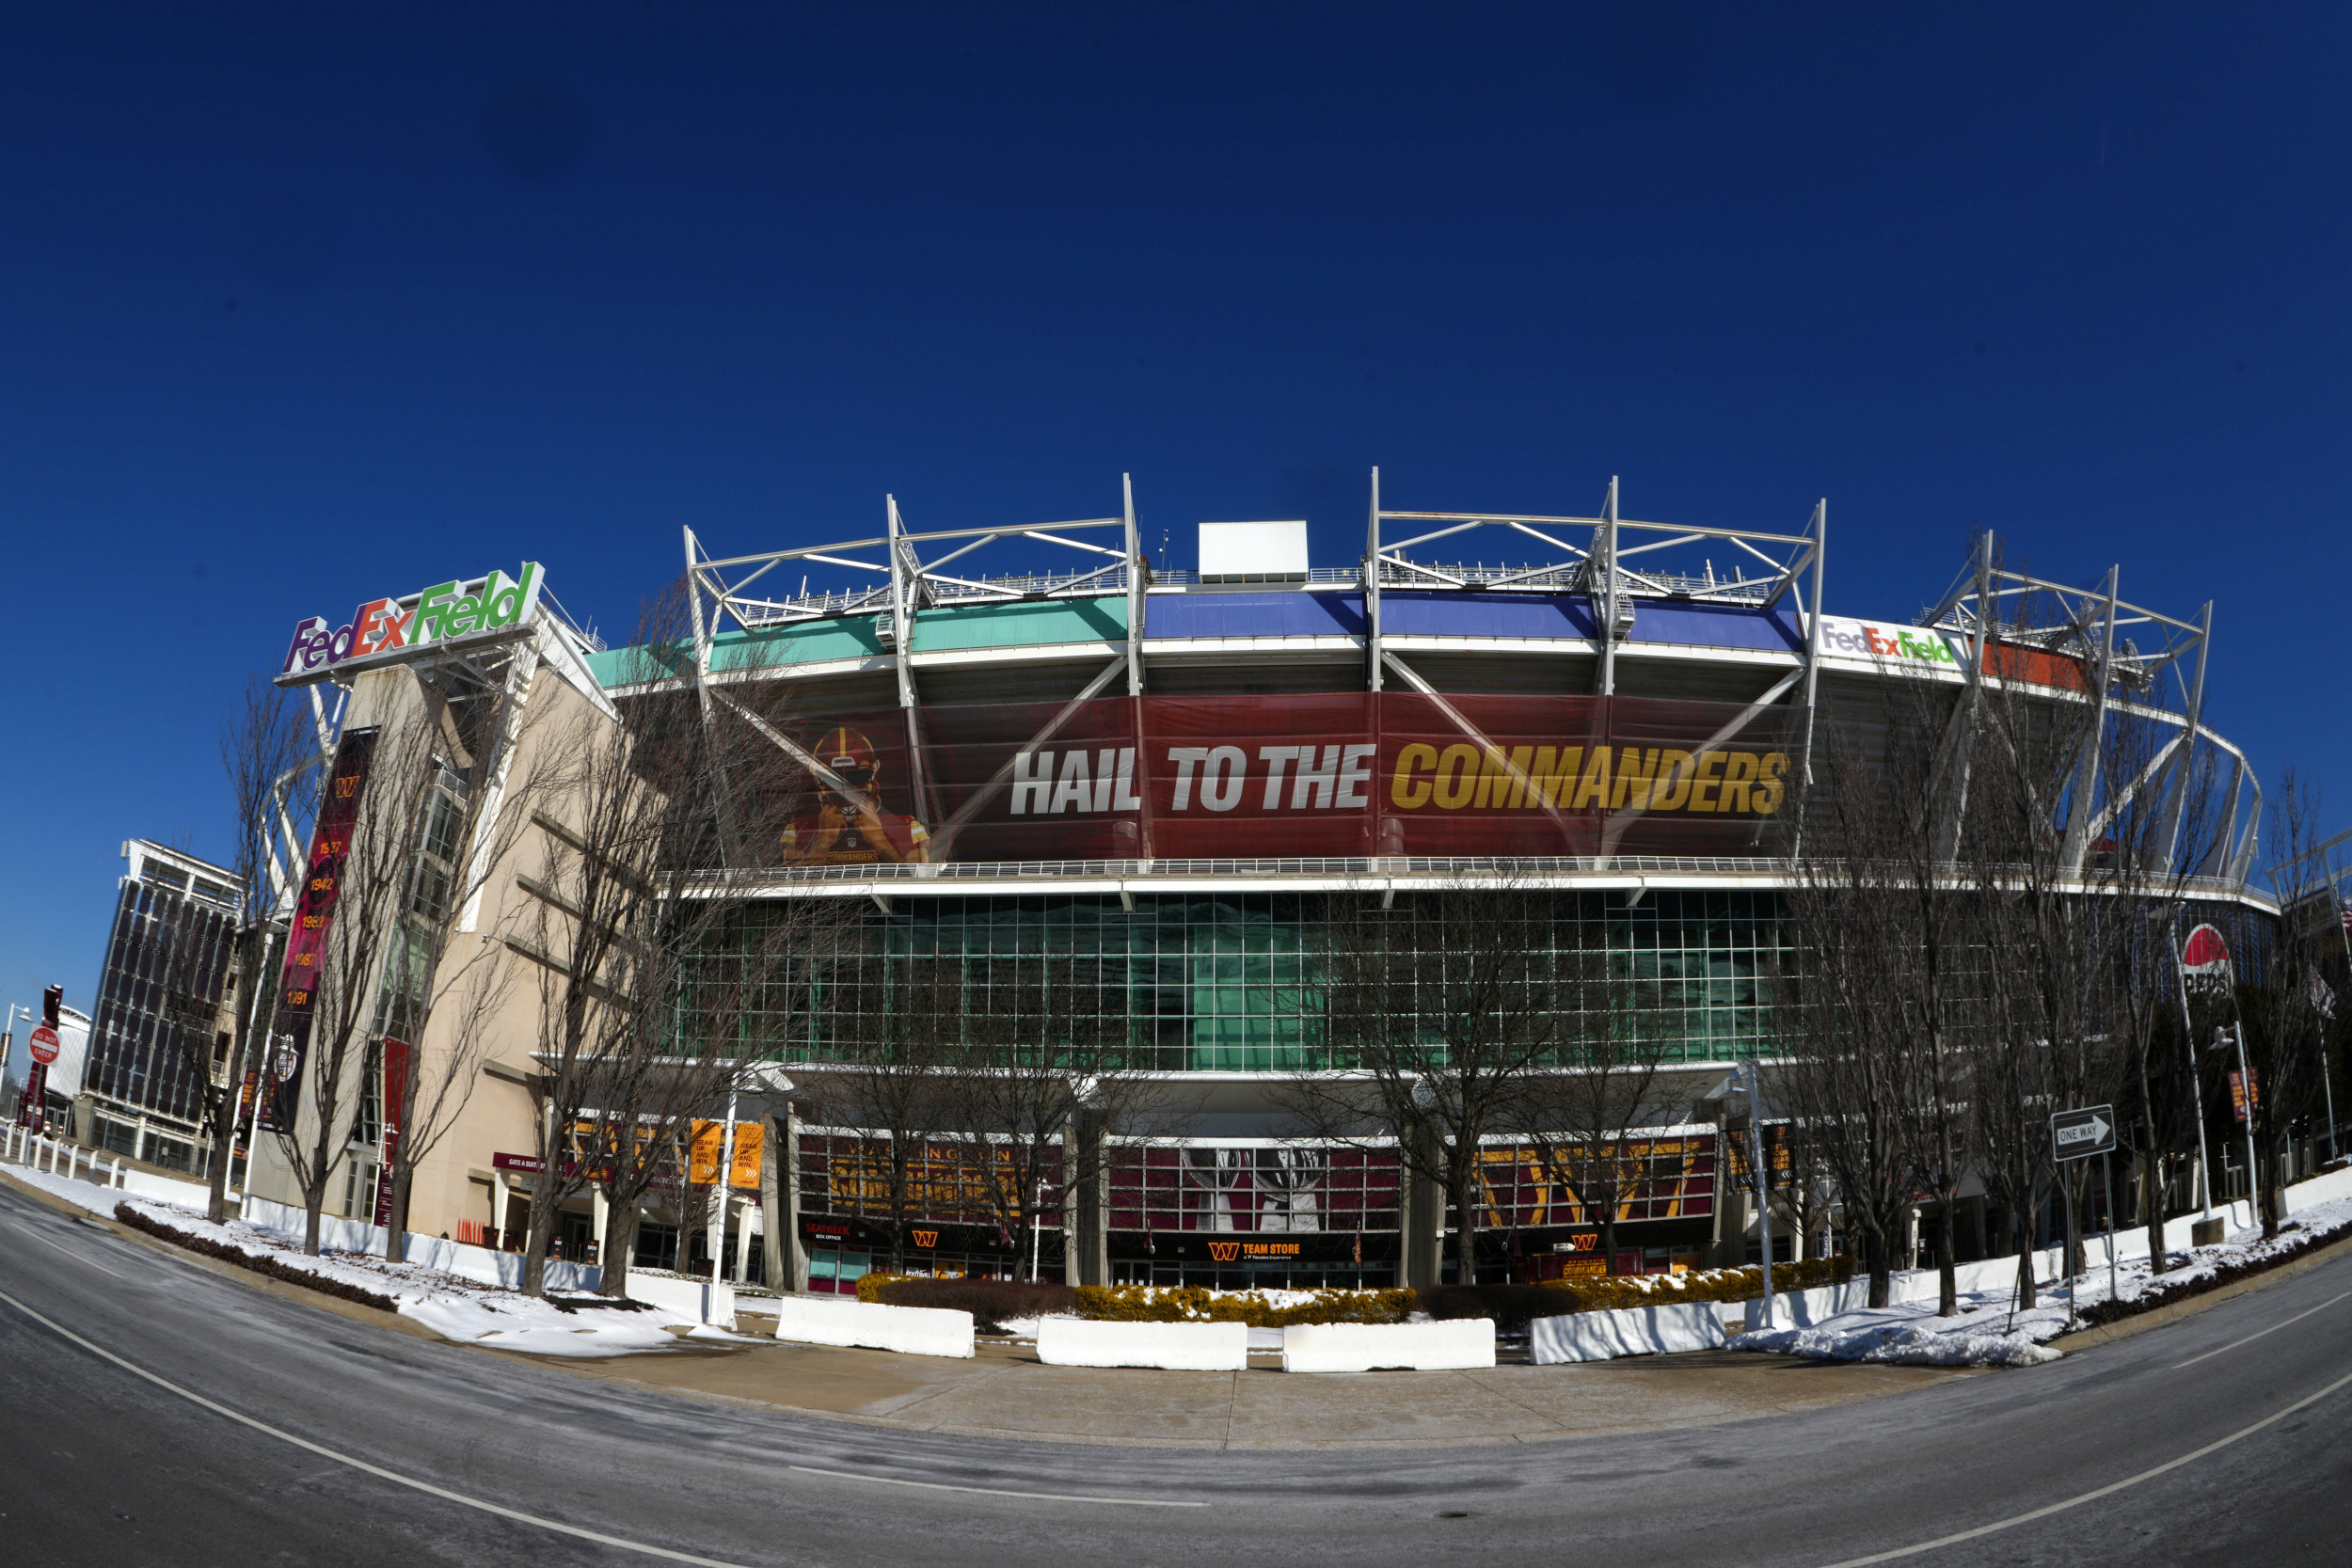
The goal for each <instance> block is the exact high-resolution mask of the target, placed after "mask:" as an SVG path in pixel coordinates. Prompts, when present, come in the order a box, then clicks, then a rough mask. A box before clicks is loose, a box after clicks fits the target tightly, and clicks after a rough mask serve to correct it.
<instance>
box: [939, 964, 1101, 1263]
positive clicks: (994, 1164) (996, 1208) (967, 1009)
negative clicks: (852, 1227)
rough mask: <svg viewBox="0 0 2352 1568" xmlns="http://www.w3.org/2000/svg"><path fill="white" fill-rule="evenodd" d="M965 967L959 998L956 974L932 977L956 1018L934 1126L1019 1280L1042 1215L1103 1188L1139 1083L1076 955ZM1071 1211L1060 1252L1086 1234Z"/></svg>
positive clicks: (1086, 1225) (944, 1006)
mask: <svg viewBox="0 0 2352 1568" xmlns="http://www.w3.org/2000/svg"><path fill="white" fill-rule="evenodd" d="M948 961H950V960H946V959H943V960H941V962H942V967H943V969H944V968H945V966H946V963H947V962H948ZM971 962H972V964H973V971H972V972H971V973H969V974H965V975H963V976H962V990H961V994H960V995H959V996H955V997H953V998H952V999H951V998H950V997H949V996H948V995H947V994H946V991H945V989H944V988H946V987H947V986H949V985H952V984H954V977H952V976H950V975H948V974H942V975H941V976H940V978H939V979H938V981H936V982H934V984H937V985H939V986H940V987H942V988H943V990H941V991H940V992H937V993H935V994H938V995H939V997H940V1001H939V1006H940V1014H941V1016H942V1017H943V1018H945V1019H948V1020H950V1021H951V1022H948V1023H947V1026H946V1028H945V1029H943V1030H942V1031H941V1032H942V1034H943V1035H944V1036H946V1037H949V1038H951V1039H952V1040H953V1044H952V1045H950V1046H949V1047H948V1049H947V1050H946V1052H945V1053H944V1062H943V1066H942V1069H940V1072H939V1089H940V1100H939V1102H938V1103H939V1113H940V1121H941V1129H940V1131H941V1134H942V1141H943V1142H944V1143H945V1144H946V1147H947V1148H951V1149H952V1150H954V1151H955V1154H956V1155H957V1158H958V1167H959V1168H958V1170H957V1173H956V1180H955V1183H954V1185H955V1187H956V1189H957V1191H958V1192H959V1194H961V1195H963V1196H965V1197H966V1198H968V1199H969V1200H970V1201H971V1202H972V1204H973V1207H974V1208H975V1209H977V1211H978V1212H977V1214H976V1215H975V1217H976V1218H979V1219H982V1220H984V1221H987V1222H991V1223H993V1224H994V1225H995V1226H996V1227H997V1229H998V1230H999V1232H1000V1233H1002V1234H1003V1235H1005V1236H1006V1237H1008V1238H1009V1241H1010V1243H1011V1245H1012V1249H1013V1272H1014V1273H1015V1274H1016V1275H1019V1274H1022V1273H1025V1272H1027V1271H1028V1270H1030V1269H1032V1268H1033V1267H1034V1266H1035V1265H1036V1263H1037V1261H1038V1259H1037V1252H1036V1248H1037V1243H1038V1230H1039V1223H1038V1222H1039V1221H1040V1220H1041V1216H1042V1215H1043V1214H1044V1213H1047V1212H1052V1208H1053V1206H1054V1205H1055V1204H1059V1205H1060V1206H1062V1207H1064V1208H1065V1209H1067V1208H1071V1207H1072V1204H1071V1201H1070V1200H1071V1199H1072V1198H1073V1197H1075V1196H1078V1195H1084V1194H1090V1193H1093V1192H1096V1191H1097V1190H1098V1189H1099V1183H1100V1182H1101V1181H1102V1180H1103V1179H1104V1174H1105V1173H1104V1170H1103V1168H1102V1158H1103V1146H1104V1140H1105V1139H1106V1138H1107V1137H1109V1136H1110V1135H1111V1134H1112V1133H1114V1132H1118V1131H1120V1130H1122V1129H1123V1128H1124V1127H1125V1126H1126V1125H1128V1124H1129V1123H1130V1122H1132V1121H1133V1120H1134V1118H1135V1117H1136V1116H1137V1115H1138V1114H1139V1112H1140V1110H1141V1108H1142V1105H1143V1101H1144V1098H1145V1096H1144V1080H1143V1078H1142V1077H1141V1075H1140V1074H1139V1073H1138V1072H1137V1071H1136V1069H1135V1051H1134V1047H1133V1045H1132V1043H1131V1041H1130V1040H1129V1039H1128V1037H1126V1036H1125V1035H1124V1034H1123V1033H1122V1032H1119V1029H1118V1026H1115V1025H1114V1026H1112V1027H1111V1028H1108V1029H1106V1028H1105V1026H1104V1023H1103V1022H1102V1021H1103V1019H1104V1017H1105V1016H1106V1015H1105V1014H1104V1011H1103V1009H1102V1007H1101V1006H1100V1005H1099V999H1097V998H1096V997H1094V996H1093V994H1092V990H1091V988H1090V987H1089V986H1088V985H1087V984H1086V983H1085V982H1084V980H1083V979H1082V977H1081V975H1080V974H1079V973H1078V971H1079V967H1080V966H1079V963H1078V961H1077V960H1074V959H1073V958H1070V957H1068V956H1066V955H1046V954H1027V955H1018V956H1008V957H992V958H979V959H975V960H971ZM1109 1016H1114V1017H1115V1016H1116V1015H1115V1014H1114V1015H1109ZM1049 1188H1050V1189H1052V1190H1053V1191H1054V1194H1055V1197H1054V1199H1053V1200H1052V1202H1051V1203H1049V1202H1048V1200H1047V1199H1046V1197H1045V1196H1044V1195H1045V1193H1046V1191H1047V1190H1048V1189H1049ZM1073 1219H1074V1221H1075V1223H1076V1230H1075V1232H1073V1233H1072V1234H1068V1235H1066V1236H1065V1238H1064V1245H1065V1247H1075V1246H1081V1245H1084V1244H1086V1243H1087V1242H1088V1241H1089V1240H1090V1238H1091V1237H1092V1234H1093V1232H1092V1223H1093V1222H1092V1220H1091V1218H1090V1217H1089V1215H1088V1214H1086V1213H1085V1212H1083V1211H1082V1210H1081V1212H1076V1213H1074V1214H1073Z"/></svg>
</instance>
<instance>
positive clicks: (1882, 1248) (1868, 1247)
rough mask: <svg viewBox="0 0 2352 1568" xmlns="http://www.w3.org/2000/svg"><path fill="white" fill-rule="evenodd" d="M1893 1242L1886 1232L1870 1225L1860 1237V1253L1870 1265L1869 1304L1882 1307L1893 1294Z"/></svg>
mask: <svg viewBox="0 0 2352 1568" xmlns="http://www.w3.org/2000/svg"><path fill="white" fill-rule="evenodd" d="M1893 1250H1894V1248H1893V1244H1892V1243H1891V1242H1890V1241H1889V1239H1888V1237H1887V1236H1886V1233H1885V1232H1884V1231H1883V1229H1881V1228H1880V1227H1877V1226H1872V1227H1869V1228H1868V1230H1867V1231H1866V1232H1865V1233H1864V1235H1863V1238H1862V1253H1863V1257H1864V1258H1865V1259H1867V1262H1868V1263H1869V1267H1870V1305H1871V1306H1872V1307H1884V1306H1885V1305H1886V1304H1887V1298H1888V1297H1889V1296H1891V1295H1893V1294H1894V1283H1895V1270H1894V1259H1893V1258H1892V1256H1891V1254H1892V1252H1893Z"/></svg>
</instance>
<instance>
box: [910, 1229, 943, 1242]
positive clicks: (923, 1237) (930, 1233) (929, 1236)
mask: <svg viewBox="0 0 2352 1568" xmlns="http://www.w3.org/2000/svg"><path fill="white" fill-rule="evenodd" d="M914 1244H915V1245H916V1246H937V1245H938V1244H939V1232H938V1231H936V1230H918V1231H916V1232H914Z"/></svg>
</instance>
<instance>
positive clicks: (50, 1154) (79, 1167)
mask: <svg viewBox="0 0 2352 1568" xmlns="http://www.w3.org/2000/svg"><path fill="white" fill-rule="evenodd" d="M0 1164H11V1165H22V1166H24V1168H25V1169H27V1170H37V1171H41V1172H44V1173H46V1174H48V1175H50V1176H62V1177H65V1178H67V1179H68V1180H80V1181H87V1182H90V1183H92V1184H93V1185H95V1186H100V1187H108V1188H113V1189H115V1190H118V1191H119V1190H120V1189H121V1186H122V1170H123V1166H122V1160H121V1157H120V1156H119V1155H109V1154H106V1153H105V1152H104V1151H103V1150H101V1149H95V1148H83V1147H82V1146H81V1145H80V1144H70V1143H66V1142H63V1141H62V1140H60V1139H57V1138H52V1137H49V1136H48V1135H46V1134H45V1133H40V1132H34V1131H33V1130H32V1129H31V1128H29V1127H8V1128H0Z"/></svg>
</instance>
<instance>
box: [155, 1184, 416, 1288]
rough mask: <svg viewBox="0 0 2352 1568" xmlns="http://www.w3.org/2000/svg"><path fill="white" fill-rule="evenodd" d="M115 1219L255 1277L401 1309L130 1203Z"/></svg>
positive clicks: (322, 1276) (335, 1281)
mask: <svg viewBox="0 0 2352 1568" xmlns="http://www.w3.org/2000/svg"><path fill="white" fill-rule="evenodd" d="M115 1218H116V1219H118V1220H120V1221H121V1222H122V1223H123V1224H125V1225H127V1226H129V1227H131V1228H132V1229H134V1230H144V1231H146V1232H147V1233H148V1234H149V1235H150V1236H153V1237H156V1238H158V1239H159V1240H162V1241H167V1242H169V1243H171V1244H172V1245H174V1246H180V1247H185V1248H187V1249H188V1250H189V1251H190V1252H194V1253H199V1254H201V1255H202V1256H204V1257H206V1258H217V1259H220V1260H221V1261H222V1262H224V1263H234V1264H236V1265H237V1267H239V1268H241V1269H251V1270H252V1271H253V1272H254V1273H255V1274H258V1275H262V1276H264V1277H265V1278H269V1279H277V1280H283V1281H284V1282H285V1283H286V1284H289V1285H299V1286H301V1287H302V1288H303V1289H304V1290H306V1291H318V1292H319V1293H320V1294H321V1295H326V1296H334V1297H336V1298H337V1299H338V1300H342V1301H351V1302H357V1303H358V1304H359V1305H360V1306H361V1307H374V1308H375V1309H376V1310H377V1311H379V1312H397V1311H399V1310H400V1303H398V1302H396V1301H394V1300H393V1299H392V1298H391V1297H389V1296H388V1295H382V1294H379V1293H378V1292H376V1291H369V1290H363V1289H361V1288H360V1287H359V1286H357V1285H346V1284H344V1283H343V1282H342V1280H340V1279H329V1278H328V1277H327V1276H326V1275H322V1274H312V1273H311V1272H310V1270H308V1269H297V1268H295V1267H294V1266H293V1265H291V1264H287V1263H281V1262H279V1261H278V1259H275V1258H271V1257H268V1256H266V1255H264V1256H262V1257H259V1258H257V1257H255V1256H254V1255H253V1254H252V1253H249V1252H246V1251H243V1250H241V1249H239V1248H237V1247H232V1246H230V1245H229V1244H227V1243H223V1242H215V1241H214V1240H212V1239H211V1238H210V1237H206V1236H195V1235H191V1234H189V1233H188V1232H187V1231H185V1230H178V1229H174V1228H173V1227H170V1226H168V1225H166V1224H164V1223H163V1222H162V1221H160V1220H151V1219H149V1218H148V1217H147V1216H146V1215H145V1214H142V1213H140V1212H138V1211H137V1210H136V1209H134V1208H132V1207H131V1206H130V1205H129V1204H127V1203H118V1204H116V1205H115Z"/></svg>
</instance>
